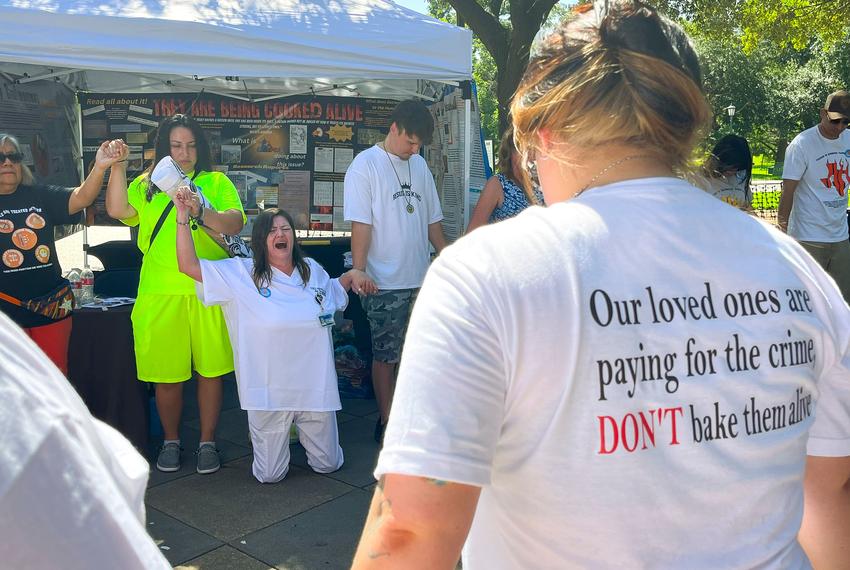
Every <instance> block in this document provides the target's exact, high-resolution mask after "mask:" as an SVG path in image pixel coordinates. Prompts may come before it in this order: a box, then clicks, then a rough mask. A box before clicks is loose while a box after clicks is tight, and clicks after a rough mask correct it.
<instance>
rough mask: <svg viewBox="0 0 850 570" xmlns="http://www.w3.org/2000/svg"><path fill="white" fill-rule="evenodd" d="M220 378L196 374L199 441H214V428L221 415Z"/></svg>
mask: <svg viewBox="0 0 850 570" xmlns="http://www.w3.org/2000/svg"><path fill="white" fill-rule="evenodd" d="M221 393H222V389H221V377H220V376H219V377H217V378H206V377H205V376H201V375H200V374H198V408H199V410H200V413H201V441H215V428H216V427H217V426H218V416H219V414H220V413H221Z"/></svg>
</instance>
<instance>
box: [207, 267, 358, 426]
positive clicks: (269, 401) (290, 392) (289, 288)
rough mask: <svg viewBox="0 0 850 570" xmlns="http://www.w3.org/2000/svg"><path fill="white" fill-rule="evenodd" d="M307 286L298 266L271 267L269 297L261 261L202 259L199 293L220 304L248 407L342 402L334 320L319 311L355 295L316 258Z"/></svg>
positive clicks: (324, 407)
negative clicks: (259, 277) (325, 320)
mask: <svg viewBox="0 0 850 570" xmlns="http://www.w3.org/2000/svg"><path fill="white" fill-rule="evenodd" d="M307 263H309V264H310V280H309V282H308V283H307V286H306V287H305V286H304V282H303V281H302V280H301V274H300V273H298V269H297V268H296V269H294V270H293V271H292V275H287V274H286V273H284V272H283V271H280V270H278V269H275V268H274V267H273V268H272V280H271V283H270V284H269V285H268V287H267V291H266V292H267V293H268V296H263V295H262V294H261V293H260V292H259V291H258V290H257V287H256V286H255V285H254V281H253V280H252V278H251V275H252V272H253V268H254V261H253V260H252V259H246V258H238V257H234V258H232V259H224V260H220V261H212V260H207V259H202V260H201V273H202V277H203V283H198V284H197V287H196V288H197V292H198V297H199V298H200V299H201V301H202V302H203V303H204V304H205V305H221V309H222V312H223V313H224V320H225V322H226V323H227V333H228V335H229V336H230V344H231V345H232V346H233V362H234V364H235V367H236V383H237V386H238V389H239V404H240V406H241V407H242V409H243V410H263V411H297V412H327V411H333V410H339V409H341V407H342V406H341V403H340V400H339V388H338V387H337V375H336V367H335V364H334V349H333V339H332V338H331V329H330V327H324V326H322V325H321V323H320V322H319V315H320V314H330V315H333V313H334V312H335V311H341V310H343V309H345V307H346V306H347V305H348V294H347V293H346V292H345V289H343V287H342V285H340V284H339V279H331V278H330V277H329V276H328V273H327V271H325V269H324V268H323V267H322V266H321V265H319V264H318V263H317V262H316V261H315V260H313V259H312V258H309V257H308V258H307Z"/></svg>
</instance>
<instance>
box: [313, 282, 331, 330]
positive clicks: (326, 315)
mask: <svg viewBox="0 0 850 570" xmlns="http://www.w3.org/2000/svg"><path fill="white" fill-rule="evenodd" d="M314 291H315V292H316V296H315V297H314V298H315V299H316V303H318V304H319V324H320V325H322V326H323V327H332V326H334V314H333V313H332V312H330V311H325V305H324V301H325V290H324V289H322V288H315V289H314Z"/></svg>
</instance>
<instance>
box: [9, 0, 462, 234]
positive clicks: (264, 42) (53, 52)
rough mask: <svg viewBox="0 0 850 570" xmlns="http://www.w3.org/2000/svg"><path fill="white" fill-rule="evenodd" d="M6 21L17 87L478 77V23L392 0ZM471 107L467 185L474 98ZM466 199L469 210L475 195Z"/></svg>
mask: <svg viewBox="0 0 850 570" xmlns="http://www.w3.org/2000/svg"><path fill="white" fill-rule="evenodd" d="M0 22H3V30H4V31H3V33H2V34H0V83H2V82H3V81H4V80H5V81H6V82H8V83H11V84H15V85H19V86H26V84H28V83H31V82H43V81H44V80H52V81H56V82H58V83H60V84H62V85H65V86H67V87H68V88H69V89H71V90H72V91H74V92H77V91H89V92H100V93H114V94H119V93H169V92H173V93H176V92H184V93H186V92H188V93H197V92H201V91H203V92H207V93H214V94H218V95H224V96H228V97H233V98H236V99H241V100H244V101H251V102H262V101H264V100H266V99H272V98H276V97H282V96H293V95H300V94H317V95H318V94H322V95H334V96H354V97H378V98H388V99H407V98H411V97H419V98H422V99H425V100H432V101H434V100H437V99H439V98H440V97H441V96H442V94H443V90H444V87H445V86H446V85H455V86H456V85H459V84H460V83H461V82H465V81H468V80H470V79H471V78H472V32H471V31H470V30H468V29H464V28H459V27H456V26H453V25H450V24H447V23H445V22H441V21H439V20H436V19H434V18H431V17H429V16H425V15H423V14H420V13H418V12H415V11H413V10H409V9H407V8H403V7H401V6H398V5H396V4H394V3H393V2H392V1H390V0H305V1H298V0H12V2H11V6H9V5H4V6H0ZM465 91H466V92H468V89H467V90H465ZM0 111H2V109H0ZM79 112H80V110H79V107H78V108H77V114H78V117H77V120H76V125H74V128H75V129H76V130H77V135H78V139H79V143H78V144H79V145H80V148H81V145H82V138H81V137H82V135H81V130H80V119H79ZM0 116H2V113H1V112H0ZM465 116H466V120H465V125H463V127H462V128H463V131H464V137H463V140H464V141H465V147H466V148H465V149H463V151H462V155H463V172H462V173H461V177H462V179H463V181H464V184H463V187H464V188H469V181H470V157H471V149H470V144H471V142H472V141H473V140H474V137H472V136H471V125H470V123H469V116H470V101H469V100H467V101H466V114H465ZM0 127H2V125H0ZM0 130H2V128H0ZM75 155H76V156H78V157H80V168H79V171H80V172H82V159H81V152H75ZM461 202H462V203H465V205H466V208H465V209H464V210H463V212H464V216H465V217H467V218H468V206H469V196H468V193H467V196H466V197H465V198H462V199H461ZM460 231H462V229H461V230H458V235H459V232H460Z"/></svg>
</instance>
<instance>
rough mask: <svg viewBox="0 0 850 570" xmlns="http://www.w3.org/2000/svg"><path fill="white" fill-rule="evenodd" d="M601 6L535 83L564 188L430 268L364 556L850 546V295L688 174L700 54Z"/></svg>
mask: <svg viewBox="0 0 850 570" xmlns="http://www.w3.org/2000/svg"><path fill="white" fill-rule="evenodd" d="M599 4H601V5H603V6H610V7H608V8H600V9H598V10H594V9H591V10H586V9H585V10H586V11H584V12H583V13H576V14H575V15H574V17H572V18H571V19H569V20H568V21H566V22H565V23H564V24H563V25H562V26H561V27H560V28H558V29H556V30H555V31H554V32H553V33H552V34H551V35H550V36H548V37H547V38H546V39H544V40H543V41H542V43H540V45H539V46H538V47H537V48H536V49H535V50H534V51H533V53H532V57H531V60H530V62H529V65H528V69H527V70H526V72H525V76H524V77H523V79H522V81H521V84H520V86H519V88H518V90H517V92H516V94H515V95H514V99H513V104H512V107H511V113H512V116H513V122H514V129H515V139H516V142H517V147H518V150H519V152H520V154H522V155H523V157H524V158H525V160H526V161H534V162H536V166H537V171H538V173H539V178H540V182H541V185H542V191H543V195H544V197H545V199H546V204H547V207H546V208H545V209H544V208H529V209H528V210H526V211H524V212H522V213H521V214H520V215H518V216H516V217H515V218H512V219H510V220H507V221H504V222H500V223H499V224H498V226H491V227H484V228H481V229H479V230H476V231H475V232H473V233H472V234H471V235H469V236H467V237H464V238H463V239H461V240H459V241H458V242H456V243H455V244H454V245H452V246H450V247H448V248H446V250H444V251H443V253H442V254H441V255H440V257H439V258H438V259H437V260H436V262H435V263H434V264H433V265H432V266H431V268H430V270H429V272H428V276H427V278H426V279H425V283H424V285H423V287H422V291H421V293H420V295H419V299H418V301H417V304H416V308H415V309H414V311H413V315H412V318H411V322H410V328H409V330H408V337H407V342H406V344H405V351H404V355H403V357H402V361H401V368H400V372H399V379H398V387H397V390H396V394H395V404H394V406H393V412H392V414H391V415H390V420H389V424H388V426H387V430H386V435H385V439H384V447H383V450H382V452H381V455H380V457H379V459H378V464H377V467H376V470H375V474H376V476H377V477H378V479H379V482H378V485H377V487H376V490H375V496H374V499H373V502H372V506H371V509H370V512H369V516H368V519H367V522H366V528H365V529H364V532H363V538H362V539H361V543H360V546H359V549H358V551H357V554H356V558H355V562H354V567H355V568H358V569H360V568H372V567H379V566H380V565H382V564H392V565H393V566H394V567H400V568H402V567H403V568H454V567H455V564H456V561H457V558H458V556H459V554H460V551H461V547H462V546H463V545H464V542H465V547H464V549H463V568H464V569H465V570H475V569H478V568H486V569H488V570H492V569H503V568H504V569H508V568H689V569H700V568H702V569H708V568H741V569H743V568H801V569H802V568H809V567H810V564H811V563H810V561H809V559H808V558H807V554H808V556H809V557H811V561H812V562H814V564H815V566H819V565H823V567H835V568H837V567H841V566H846V562H847V558H846V552H847V550H846V549H847V544H848V538H847V525H845V524H838V523H837V521H846V520H850V497H848V489H850V486H848V484H847V483H848V477H849V476H850V460H848V456H850V382H849V381H848V378H850V309H848V307H847V305H845V303H844V301H843V299H842V297H841V294H840V292H839V291H838V289H837V287H836V286H835V283H834V282H833V281H832V280H831V279H830V278H829V277H828V276H827V275H826V274H825V273H824V272H823V270H821V268H820V267H819V266H818V264H817V263H816V262H815V261H814V260H813V259H812V258H811V257H810V256H809V255H808V254H806V252H805V251H804V250H803V249H802V248H801V247H800V246H799V245H798V244H797V243H795V242H794V240H792V239H790V238H788V237H786V236H785V235H784V234H782V233H781V232H779V231H776V230H775V229H774V228H772V227H768V226H766V225H765V224H762V223H761V222H760V221H759V220H757V219H754V218H753V217H751V216H748V215H746V214H745V213H743V212H741V211H739V210H737V209H735V208H729V207H728V206H727V205H726V204H723V203H722V202H721V201H720V200H717V199H715V198H714V197H712V196H710V195H709V194H707V193H706V192H703V191H702V190H699V189H697V188H695V187H694V186H692V185H690V184H689V183H687V182H685V181H683V180H681V179H679V178H678V177H677V176H676V174H677V172H678V171H680V170H681V169H683V167H684V166H685V164H687V163H688V162H689V160H690V157H691V154H692V151H693V148H694V146H695V144H696V143H697V142H698V141H699V140H700V138H701V136H702V135H701V133H702V132H703V128H704V126H705V125H706V124H707V123H708V121H709V119H710V114H709V107H708V105H707V103H706V99H705V97H704V95H703V92H702V89H701V75H700V70H699V65H698V62H697V57H696V54H695V53H694V50H693V48H692V47H691V44H690V42H689V40H688V37H687V36H686V35H685V33H684V32H683V31H682V29H681V28H679V27H678V26H677V25H675V24H674V23H672V22H671V21H669V20H667V19H665V18H663V17H662V16H660V15H659V14H658V13H657V12H656V11H655V9H653V8H652V7H650V6H648V5H646V4H643V3H640V2H622V3H618V2H610V3H604V2H600V3H599ZM526 187H528V185H526ZM447 363H450V364H447ZM447 394H450V397H447ZM804 489H805V490H804ZM804 503H805V515H804ZM801 521H802V528H801ZM798 533H799V537H800V538H799V540H798ZM803 547H805V551H804V548H803Z"/></svg>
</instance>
